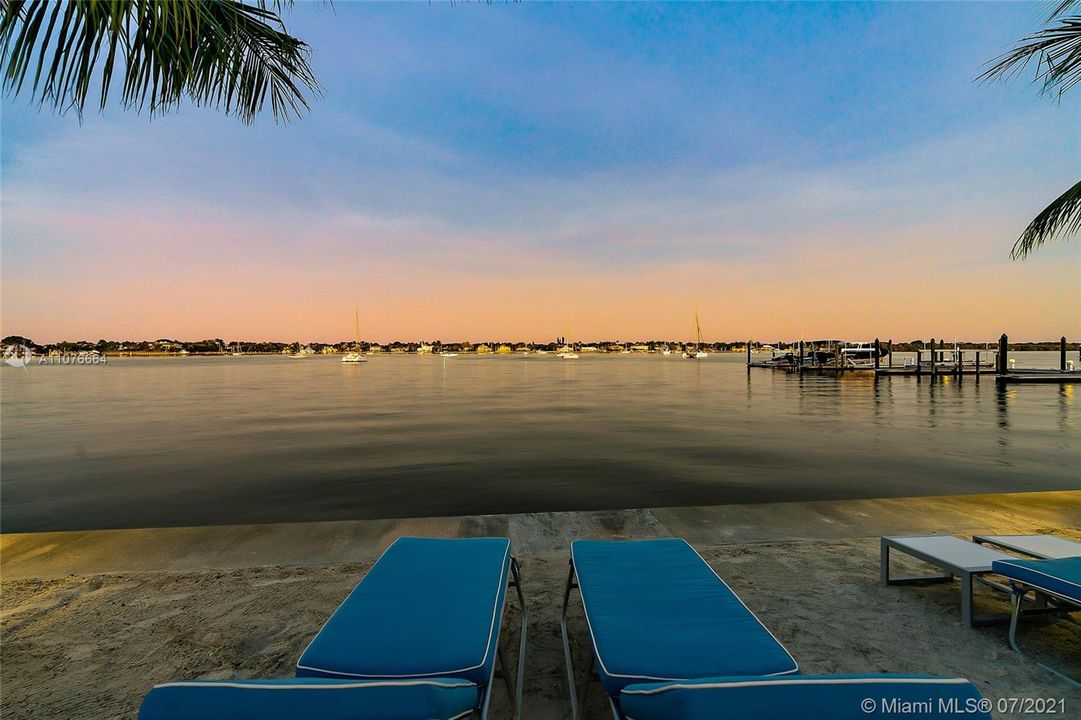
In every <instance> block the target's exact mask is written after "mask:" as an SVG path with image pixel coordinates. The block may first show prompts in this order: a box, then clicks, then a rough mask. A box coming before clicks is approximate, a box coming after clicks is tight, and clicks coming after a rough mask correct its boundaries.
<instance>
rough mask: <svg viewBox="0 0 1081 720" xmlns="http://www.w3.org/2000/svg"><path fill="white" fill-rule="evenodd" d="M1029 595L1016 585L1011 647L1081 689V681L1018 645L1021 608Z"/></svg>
mask: <svg viewBox="0 0 1081 720" xmlns="http://www.w3.org/2000/svg"><path fill="white" fill-rule="evenodd" d="M1027 593H1028V588H1025V587H1018V586H1017V585H1014V588H1013V596H1012V598H1011V601H1012V604H1013V612H1012V613H1011V614H1010V635H1009V638H1010V647H1012V648H1013V649H1014V651H1015V652H1016V653H1017V654H1019V655H1020V656H1021V657H1023V658H1026V659H1028V660H1031V661H1032V662H1034V663H1035V664H1037V665H1039V666H1040V667H1042V668H1043V669H1044V670H1046V671H1047V672H1049V673H1051V674H1052V675H1054V676H1055V677H1057V678H1059V679H1061V680H1065V681H1066V682H1067V683H1069V684H1070V685H1073V686H1074V687H1081V680H1076V679H1074V678H1072V677H1070V676H1069V675H1066V674H1064V673H1063V672H1062V671H1060V670H1056V669H1055V668H1053V667H1051V666H1050V665H1048V664H1047V663H1045V662H1040V661H1039V660H1037V659H1036V658H1034V657H1032V656H1031V655H1029V654H1028V653H1026V652H1025V651H1024V650H1022V649H1021V646H1020V644H1018V642H1017V627H1018V625H1019V624H1020V622H1019V621H1020V619H1021V610H1022V607H1021V606H1022V605H1023V604H1024V599H1025V595H1026V594H1027ZM1037 594H1038V593H1037Z"/></svg>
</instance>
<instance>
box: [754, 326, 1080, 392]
mask: <svg viewBox="0 0 1081 720" xmlns="http://www.w3.org/2000/svg"><path fill="white" fill-rule="evenodd" d="M944 345H945V344H944V343H940V344H937V345H936V343H935V339H934V338H931V341H930V343H928V347H927V348H924V349H918V350H916V351H915V353H916V358H915V362H911V361H910V362H907V363H906V364H905V365H896V366H895V365H894V364H893V341H892V340H890V341H887V343H886V344H885V345H884V344H883V343H882V342H881V341H880V340H879V339H878V338H875V341H874V359H873V361H872V362H858V363H854V362H852V361H851V360H850V359H849V358H846V357H845V356H844V354H843V353H842V351H841V349H840V347H837V348H836V349H832V350H831V352H828V353H823V352H818V351H816V350H815V348H814V347H813V346H812V348H811V349H810V352H808V351H807V348H805V346H804V342H803V341H802V340H801V341H800V342H799V344H798V349H796V352H788V353H786V354H784V355H781V356H774V357H772V358H770V359H769V360H753V359H752V358H751V349H750V348H751V342H750V341H748V343H747V369H748V372H749V371H750V369H751V368H760V369H766V370H774V371H780V372H784V373H787V374H800V375H803V374H812V375H842V374H845V373H850V372H873V373H874V376H875V379H876V380H877V379H878V378H879V377H887V378H889V377H916V378H922V377H928V378H932V379H937V378H939V377H943V378H945V377H954V378H957V379H961V378H962V377H966V376H972V377H975V378H976V379H977V380H979V379H980V377H981V376H983V375H993V376H994V377H995V380H996V381H997V382H999V383H1005V384H1010V383H1078V382H1081V349H1079V351H1078V360H1077V362H1076V363H1075V362H1074V361H1073V360H1068V359H1067V348H1066V338H1065V336H1064V337H1062V338H1061V339H1060V340H1059V367H1058V368H1017V367H1013V366H1012V365H1011V361H1010V359H1009V338H1008V337H1007V336H1006V334H1005V333H1004V334H1003V335H1002V336H1001V337H1000V338H999V341H998V347H997V348H994V349H992V348H986V349H983V350H965V349H962V348H958V347H953V348H947V347H945V346H944ZM884 347H885V348H886V351H885V352H882V351H883V348H884ZM883 357H887V358H889V360H888V362H887V364H885V365H883V364H882V358H883Z"/></svg>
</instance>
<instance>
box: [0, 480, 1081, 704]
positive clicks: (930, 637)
mask: <svg viewBox="0 0 1081 720" xmlns="http://www.w3.org/2000/svg"><path fill="white" fill-rule="evenodd" d="M1011 497H1012V498H1013V501H1011ZM861 502H864V501H861ZM866 502H871V501H866ZM889 503H892V505H889V504H887V505H880V506H879V510H878V512H877V513H868V512H867V511H868V509H869V506H868V505H860V504H859V503H833V504H829V503H819V504H792V506H791V507H777V508H774V512H773V516H774V517H788V518H789V520H791V519H792V518H793V517H799V516H800V513H803V515H802V521H800V522H797V523H796V524H795V525H793V526H792V530H793V533H794V534H796V535H800V534H804V535H806V534H807V533H810V534H811V536H810V537H795V538H793V537H781V536H783V535H784V533H783V532H781V528H780V527H777V528H773V530H772V532H770V528H769V526H768V524H764V525H761V526H759V527H757V528H755V527H752V524H750V523H748V524H747V526H746V527H745V528H744V529H743V530H742V532H736V533H735V536H733V537H730V538H728V541H725V540H720V541H719V540H717V535H718V533H725V532H726V530H727V532H728V533H729V534H731V532H732V528H733V527H735V528H736V530H737V531H738V530H739V527H740V526H739V525H738V524H736V523H733V524H732V526H730V527H728V528H727V529H726V528H722V527H719V526H718V525H717V519H718V518H723V517H725V516H726V514H739V515H741V516H742V517H744V518H745V519H747V518H753V517H754V516H755V514H756V513H766V512H767V510H768V506H748V507H746V508H744V509H743V510H742V511H740V510H739V509H733V508H729V507H725V508H712V509H711V508H696V509H692V508H685V509H673V510H666V511H626V512H610V513H562V514H547V515H523V516H511V517H509V518H507V517H479V518H458V519H437V520H432V521H423V520H414V521H404V522H402V523H397V524H396V523H393V522H390V521H388V522H387V523H385V524H383V525H378V526H377V527H374V528H373V527H368V528H367V529H366V530H365V533H367V540H365V541H364V542H363V543H362V542H359V541H357V542H351V543H344V544H343V543H338V545H337V546H336V547H337V550H336V551H333V552H327V553H324V555H325V556H326V557H327V559H328V560H331V561H332V562H323V563H320V562H314V561H312V560H314V558H308V561H302V562H289V563H261V562H252V563H250V564H248V565H243V564H240V561H241V560H243V558H244V557H249V558H251V559H252V560H254V561H259V560H266V559H273V556H274V553H273V552H271V551H270V550H266V552H265V553H264V554H263V555H259V554H254V555H253V554H252V553H251V552H248V551H246V550H244V548H243V545H242V544H240V545H238V546H236V549H237V553H236V554H235V556H234V557H232V558H231V559H229V558H226V556H225V555H223V554H221V553H218V555H217V556H216V557H217V560H215V561H212V562H207V559H206V558H203V559H202V560H200V559H199V558H198V557H192V556H191V554H189V560H188V562H191V563H194V564H199V563H200V562H202V564H204V565H207V567H203V568H198V567H180V568H179V569H178V568H176V567H171V568H166V569H152V568H148V567H145V565H146V558H154V557H155V556H156V553H157V552H158V550H160V548H159V549H156V548H155V547H154V543H153V542H151V541H144V542H143V543H142V545H132V544H130V542H128V541H130V540H131V537H125V536H124V535H123V533H124V532H125V531H117V532H116V533H112V534H111V536H110V537H104V536H93V537H90V536H88V535H87V534H73V535H74V536H75V537H71V538H68V539H67V545H66V546H65V538H63V537H56V536H57V535H66V534H52V535H53V536H52V537H40V536H35V535H28V536H17V537H13V536H4V537H3V541H4V543H3V552H4V572H5V575H4V580H3V583H2V586H0V593H2V594H0V599H2V626H0V632H2V638H0V639H2V653H3V656H2V659H3V662H2V678H0V679H2V685H3V714H4V717H5V718H11V719H13V720H14V719H22V718H71V719H72V720H84V719H85V720H89V719H91V718H95V719H96V718H133V717H135V715H136V712H137V709H138V706H139V703H140V701H141V699H142V696H143V695H144V694H145V692H146V691H147V690H148V689H149V688H150V687H151V686H152V685H153V684H154V683H157V682H162V681H166V680H170V679H177V678H251V677H288V676H290V675H291V674H292V670H293V664H294V663H295V661H296V659H297V657H298V656H299V655H300V653H301V651H302V650H303V648H304V646H305V645H306V644H307V642H308V641H309V640H310V638H311V637H312V636H313V635H314V634H315V633H316V632H317V631H318V629H319V627H320V626H321V625H322V623H323V622H324V621H325V620H326V619H327V617H328V616H329V615H330V613H331V612H332V611H333V610H334V608H335V607H336V606H337V605H338V603H340V602H341V600H342V599H343V598H344V597H345V596H346V594H347V593H348V592H349V591H350V590H351V589H352V587H353V586H354V585H355V584H356V583H357V582H358V581H359V580H360V578H362V577H363V575H364V573H365V571H366V570H367V569H368V568H369V567H370V562H371V560H370V559H368V560H363V561H341V560H342V556H343V555H350V554H355V555H357V556H365V557H367V556H373V555H372V554H374V553H375V552H377V551H378V549H379V548H380V546H382V545H385V543H387V542H389V541H390V540H392V539H393V537H395V536H396V534H403V533H402V532H399V530H402V531H405V532H412V533H413V534H423V531H424V530H425V529H427V530H429V531H430V532H429V533H428V534H435V535H453V534H459V535H483V534H497V533H499V531H500V528H502V532H503V534H509V535H510V536H511V537H512V540H513V541H514V542H515V543H516V552H517V554H518V556H519V558H520V560H521V562H522V570H523V583H524V590H525V594H526V599H527V606H528V612H529V633H530V637H529V649H528V654H527V683H526V687H525V716H526V717H529V718H544V719H548V718H551V719H553V720H554V719H556V718H564V717H568V716H569V705H568V702H567V699H566V685H565V674H564V673H565V671H564V666H563V659H562V651H561V647H560V641H559V608H560V602H561V599H562V590H563V583H564V581H565V579H566V570H567V552H566V550H565V549H563V548H564V546H565V544H566V542H568V541H569V539H570V538H571V537H586V536H592V537H654V536H664V535H680V536H686V537H688V539H690V540H691V541H692V542H694V543H695V545H696V547H697V548H698V549H699V551H700V552H701V553H702V555H703V556H704V557H705V559H706V560H707V561H708V562H709V563H710V564H711V565H712V566H713V568H714V569H715V570H716V571H717V573H718V574H719V575H720V576H721V577H722V578H724V579H725V580H726V581H727V582H728V583H729V584H730V585H731V587H732V588H733V589H734V590H735V591H736V592H737V593H738V594H739V595H740V597H742V598H743V600H744V601H745V602H746V603H747V605H748V606H749V607H750V608H751V609H752V610H754V611H755V613H756V614H758V616H759V617H760V618H761V619H762V621H763V622H764V623H765V624H766V625H767V626H768V627H769V628H770V629H771V630H772V631H773V632H774V633H775V634H776V635H777V637H778V638H779V639H780V640H781V641H782V642H783V643H784V644H785V645H786V646H787V647H788V649H789V650H790V651H791V653H792V654H793V655H794V656H795V658H796V659H797V660H798V661H799V663H800V665H801V667H802V669H803V671H804V672H806V673H870V672H897V673H933V674H941V675H951V676H962V677H967V678H970V679H971V680H973V681H974V682H975V683H976V684H977V686H978V687H979V688H980V690H981V692H983V693H984V695H985V696H986V697H988V698H991V699H997V698H1005V697H1055V698H1059V697H1061V698H1064V699H1065V707H1066V717H1077V716H1078V714H1081V691H1078V690H1077V689H1071V688H1070V687H1069V686H1068V685H1067V684H1065V683H1063V682H1061V681H1058V680H1056V679H1055V678H1053V677H1052V676H1051V675H1049V674H1048V673H1047V672H1045V671H1044V670H1042V669H1040V668H1039V667H1037V666H1035V665H1034V664H1032V663H1031V662H1030V661H1028V660H1026V659H1024V658H1021V657H1019V656H1017V655H1016V654H1015V653H1014V652H1012V651H1011V650H1010V648H1009V646H1008V644H1007V641H1006V628H1005V627H1004V626H1002V625H996V626H990V627H983V628H978V629H970V628H967V627H962V626H961V624H960V622H959V612H958V608H959V591H958V588H957V586H956V584H955V583H950V584H939V585H932V586H924V587H898V586H891V587H883V586H881V585H880V584H879V578H878V561H879V544H878V533H866V532H863V534H860V535H853V534H852V532H853V531H854V530H863V531H866V530H867V529H868V528H869V527H871V526H875V525H879V526H880V527H881V530H882V532H887V533H895V532H899V531H903V530H905V529H907V530H909V531H910V532H927V531H930V530H931V529H937V530H938V531H940V532H953V533H955V534H958V535H962V536H963V535H964V534H965V533H969V532H973V531H986V532H1005V531H1010V530H1014V531H1018V532H1035V531H1039V532H1047V533H1054V534H1058V535H1062V536H1065V537H1070V538H1073V539H1077V540H1081V529H1079V528H1081V492H1074V493H1040V494H1027V495H1025V496H1023V497H1022V496H976V497H971V498H939V499H911V500H892V501H889ZM1011 505H1013V506H1017V507H1019V508H1021V510H1020V511H1019V512H1017V514H1016V515H1014V516H1012V517H1011V515H1010V513H1009V512H1006V511H1004V510H1003V509H1002V508H1003V507H1009V506H1011ZM981 507H983V508H984V511H983V512H982V514H981V511H980V509H979V508H981ZM814 517H818V518H819V519H821V518H823V517H832V518H833V520H832V522H829V523H821V522H819V523H814V522H811V519H812V518H814ZM961 517H963V518H965V519H964V520H961V519H959V518H961ZM857 519H858V522H857ZM823 525H825V526H827V527H833V528H834V531H833V532H832V533H829V532H827V531H826V529H825V528H824V527H822V526H823ZM898 525H900V526H901V527H900V528H899V527H898ZM710 528H712V530H711V529H710ZM973 528H975V530H974V529H973ZM696 529H697V535H698V537H697V538H696V537H695V534H696V533H695V532H692V531H694V530H696ZM215 530H217V532H218V534H219V535H221V534H223V533H224V534H226V535H228V533H230V532H239V531H237V530H231V529H214V528H210V529H199V530H198V531H196V530H192V531H191V532H193V533H195V532H204V533H210V532H214V531H215ZM322 531H323V532H329V531H328V530H327V529H326V528H323V529H322ZM132 532H136V531H132ZM137 532H142V533H144V537H153V533H155V532H160V533H162V534H165V535H169V531H137ZM178 532H180V534H182V532H181V531H172V533H173V537H172V541H173V542H175V540H176V534H177V533H178ZM249 532H253V531H249ZM265 532H269V531H267V530H264V533H265ZM282 532H285V531H282ZM288 532H290V533H291V534H295V533H296V529H291V530H289V531H288ZM337 532H338V533H341V532H343V529H342V528H338V530H337ZM756 533H770V534H773V535H775V536H778V539H775V540H772V541H771V540H768V539H764V538H762V537H759V536H758V535H756ZM703 536H707V537H706V539H712V540H713V541H712V542H703ZM312 537H313V543H315V545H316V546H318V544H319V543H320V542H329V540H328V539H327V538H324V539H323V540H320V539H319V535H318V532H313V533H312ZM94 543H98V545H99V546H100V547H102V548H104V547H107V546H108V545H109V543H113V544H114V545H113V547H114V550H115V552H113V554H112V556H111V557H112V558H113V559H112V560H111V561H109V560H108V559H107V558H106V556H107V555H108V553H105V552H101V553H99V554H98V555H94V553H93V552H91V551H90V550H88V548H90V547H91V546H93V545H94ZM32 545H33V546H35V547H36V549H34V548H33V547H31V546H32ZM264 545H265V543H264ZM361 545H363V549H361V548H360V547H359V546H361ZM65 547H66V548H67V550H65ZM294 551H295V550H294ZM294 551H290V552H294ZM80 553H82V557H83V561H84V565H85V566H86V567H87V568H90V570H88V572H83V573H64V572H59V570H63V568H62V567H60V565H59V564H58V563H59V561H58V560H57V558H58V557H64V556H74V557H79V556H80ZM140 558H143V559H142V560H140ZM178 562H181V563H182V562H184V561H183V560H179V561H178ZM35 563H36V565H35ZM110 564H111V565H114V566H115V569H114V570H112V571H105V570H103V569H102V568H104V567H106V566H108V565H110ZM231 564H232V565H233V566H230V565H231ZM213 565H217V567H214V566H213ZM35 567H36V568H38V569H40V570H41V572H39V573H37V574H36V575H35V573H34V569H35ZM898 569H899V570H902V571H903V570H904V569H905V566H904V564H900V565H898ZM913 569H914V568H913ZM99 570H100V571H99ZM978 599H979V606H980V607H979V609H980V610H981V611H985V612H999V611H1001V612H1006V611H1007V610H1008V601H1007V600H1006V598H1005V597H1004V596H1001V595H996V594H994V593H993V592H992V591H990V590H987V589H981V590H979V591H978ZM518 617H519V616H518V609H517V607H516V606H515V605H514V604H513V603H511V604H510V605H509V606H508V615H507V618H506V619H505V621H504V626H503V627H504V635H503V642H504V643H505V644H506V645H507V646H510V644H511V643H516V642H517V626H518ZM1027 627H1029V628H1031V632H1029V633H1027V634H1026V635H1025V636H1024V637H1023V642H1024V643H1025V645H1026V646H1027V647H1028V648H1029V649H1031V650H1032V651H1033V652H1034V653H1035V654H1036V655H1038V656H1044V657H1047V658H1053V659H1054V660H1055V662H1057V663H1058V664H1060V665H1064V666H1066V667H1067V668H1069V669H1071V670H1072V671H1073V672H1074V674H1075V675H1077V674H1081V643H1079V642H1078V631H1079V628H1078V625H1077V623H1076V622H1062V621H1059V622H1055V623H1045V622H1041V621H1033V622H1032V623H1031V624H1029V625H1028V626H1027ZM571 631H572V634H573V637H574V638H575V639H576V642H575V646H574V651H575V657H576V662H579V663H581V662H584V661H585V659H586V657H587V654H586V653H587V650H586V646H585V644H584V638H585V626H584V622H583V620H582V615H581V610H580V605H577V604H575V605H574V607H573V610H572V613H571ZM579 667H582V666H581V665H580V666H579ZM590 705H591V708H592V713H593V717H604V714H605V712H606V709H605V707H604V706H603V704H602V694H601V693H600V692H599V691H598V689H597V687H596V686H594V688H593V692H592V693H591V702H590ZM492 717H493V718H499V717H509V714H508V703H507V699H506V697H505V695H504V693H503V691H502V687H501V685H499V686H497V688H496V692H495V695H494V704H493V713H492ZM996 717H1013V716H1012V715H1010V714H1001V713H997V714H996ZM1030 717H1031V716H1030Z"/></svg>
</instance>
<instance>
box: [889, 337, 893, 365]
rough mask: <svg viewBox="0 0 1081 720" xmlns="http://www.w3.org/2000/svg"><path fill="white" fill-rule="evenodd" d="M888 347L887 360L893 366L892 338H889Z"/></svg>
mask: <svg viewBox="0 0 1081 720" xmlns="http://www.w3.org/2000/svg"><path fill="white" fill-rule="evenodd" d="M889 348H890V360H889V362H890V367H893V338H890V344H889Z"/></svg>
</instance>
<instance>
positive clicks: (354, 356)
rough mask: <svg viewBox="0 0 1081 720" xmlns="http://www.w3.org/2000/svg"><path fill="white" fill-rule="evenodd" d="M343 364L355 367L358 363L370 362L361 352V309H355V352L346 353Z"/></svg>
mask: <svg viewBox="0 0 1081 720" xmlns="http://www.w3.org/2000/svg"><path fill="white" fill-rule="evenodd" d="M342 362H343V363H349V364H350V365H355V364H357V363H362V362H368V358H366V357H364V355H363V353H361V352H360V309H359V308H353V351H352V352H349V353H346V355H345V357H343V358H342Z"/></svg>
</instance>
